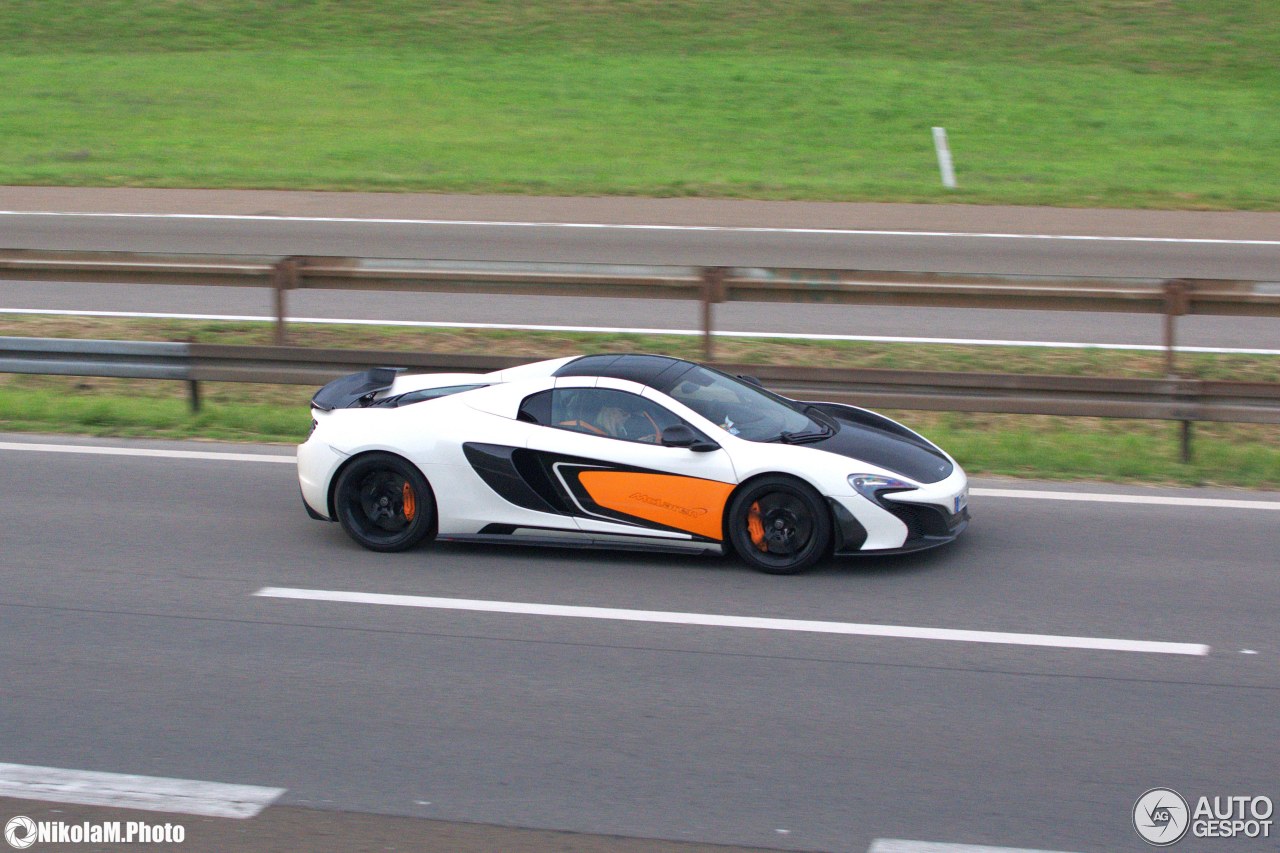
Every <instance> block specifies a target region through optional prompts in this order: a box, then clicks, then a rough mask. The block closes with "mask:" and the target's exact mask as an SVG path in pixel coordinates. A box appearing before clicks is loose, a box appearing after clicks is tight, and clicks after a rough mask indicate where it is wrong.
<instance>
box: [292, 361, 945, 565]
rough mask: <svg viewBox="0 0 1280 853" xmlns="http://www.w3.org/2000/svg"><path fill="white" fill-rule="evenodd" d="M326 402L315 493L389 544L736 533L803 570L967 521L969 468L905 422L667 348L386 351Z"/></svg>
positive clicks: (753, 548) (927, 539)
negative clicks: (520, 353) (464, 355)
mask: <svg viewBox="0 0 1280 853" xmlns="http://www.w3.org/2000/svg"><path fill="white" fill-rule="evenodd" d="M311 405H312V412H313V421H312V430H311V435H310V437H309V438H308V439H307V441H306V443H304V444H302V445H301V446H299V448H298V479H299V481H300V483H301V485H302V499H303V501H304V503H305V504H306V508H307V511H308V512H309V513H310V514H311V515H312V517H314V518H318V519H327V520H330V521H333V520H336V521H339V522H341V523H342V526H343V528H344V529H345V530H346V531H347V533H349V534H350V535H351V537H352V538H353V539H355V540H356V541H357V542H359V543H360V544H361V545H363V546H365V547H366V548H371V549H373V550H375V551H399V550H403V549H405V548H409V547H412V546H414V545H416V544H418V543H419V542H422V541H423V540H425V539H428V538H431V537H435V538H437V539H443V540H468V541H483V542H510V543H518V544H534V543H536V544H546V545H560V546H564V545H571V546H586V547H606V548H619V547H620V548H640V549H644V550H665V551H682V552H701V551H707V552H714V553H723V552H725V551H733V552H735V553H737V554H738V556H739V557H741V558H742V559H743V560H745V561H746V562H747V563H749V564H750V565H751V566H753V567H755V568H757V569H760V570H761V571H765V572H772V573H777V574H789V573H792V572H799V571H801V570H803V569H806V568H808V567H809V566H811V565H813V564H814V563H815V562H817V561H818V560H820V559H822V558H823V557H824V556H826V555H827V554H830V553H832V552H834V553H835V554H850V553H854V552H859V553H861V552H870V553H881V554H883V553H897V552H903V551H914V550H919V549H922V548H929V547H932V546H934V545H941V544H943V543H946V542H951V541H952V540H954V539H955V538H956V537H957V536H959V535H960V532H961V531H962V530H964V528H965V526H966V525H967V524H968V520H969V512H968V508H967V503H968V482H967V479H966V477H965V474H964V471H962V470H961V468H960V466H959V465H957V464H956V462H955V460H954V459H952V458H951V457H950V456H948V455H947V454H946V453H945V452H944V451H943V450H941V449H940V448H938V447H937V446H936V445H934V444H932V443H931V442H929V441H928V440H926V439H924V438H923V437H921V436H919V435H917V434H916V433H914V432H912V431H911V430H909V429H907V428H906V427H904V426H902V425H900V424H898V423H896V422H894V421H891V420H889V419H888V418H885V417H883V416H881V415H878V414H876V413H874V412H870V411H867V410H866V409H860V408H857V407H855V406H846V405H841V404H837V403H802V402H796V401H794V400H789V399H787V398H785V397H781V396H779V395H777V394H774V393H771V392H769V391H766V390H765V389H763V388H761V387H760V385H759V383H757V382H756V381H755V380H753V379H751V378H750V377H735V376H730V375H728V374H726V373H722V372H720V371H717V370H714V369H712V368H709V367H704V366H702V365H699V364H695V363H693V362H689V361H683V360H681V359H677V358H669V357H666V356H659V355H587V356H579V357H570V358H560V359H553V360H551V361H540V362H536V363H534V364H526V365H523V366H521V367H514V368H510V369H508V370H499V371H496V372H493V373H485V374H439V373H437V374H422V375H411V374H406V373H404V372H402V371H400V370H396V369H392V368H375V369H373V370H368V371H365V372H363V373H357V374H353V375H351V376H347V377H344V378H342V379H336V380H334V381H333V382H330V383H329V384H328V385H326V386H324V388H322V389H320V391H319V392H317V393H316V395H315V398H314V399H313V400H312V403H311Z"/></svg>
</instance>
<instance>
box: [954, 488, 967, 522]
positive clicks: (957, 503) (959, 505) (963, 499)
mask: <svg viewBox="0 0 1280 853" xmlns="http://www.w3.org/2000/svg"><path fill="white" fill-rule="evenodd" d="M968 505H969V487H968V486H965V487H964V490H963V491H961V492H960V494H958V495H956V496H955V497H954V498H952V499H951V506H952V509H951V512H952V513H953V514H955V515H959V513H960V511H961V510H963V509H964V508H965V507H967V506H968Z"/></svg>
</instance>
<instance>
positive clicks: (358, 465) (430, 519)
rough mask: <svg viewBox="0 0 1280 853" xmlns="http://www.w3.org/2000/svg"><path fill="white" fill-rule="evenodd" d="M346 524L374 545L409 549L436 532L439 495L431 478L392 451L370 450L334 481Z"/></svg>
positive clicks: (384, 548)
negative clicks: (430, 483) (430, 481)
mask: <svg viewBox="0 0 1280 853" xmlns="http://www.w3.org/2000/svg"><path fill="white" fill-rule="evenodd" d="M333 503H334V510H335V511H336V512H337V516H338V521H339V522H341V523H342V529H343V530H345V531H347V534H348V535H350V536H351V538H352V539H354V540H356V542H358V543H360V544H361V545H363V546H364V547H365V548H368V549H370V550H371V551H404V550H406V549H408V548H412V547H413V546H414V545H417V544H418V543H419V542H421V541H422V540H423V539H425V538H426V537H427V536H429V535H430V534H431V533H432V530H433V528H434V526H435V520H436V501H435V496H434V495H433V494H432V493H431V486H430V485H429V484H428V483H427V478H426V477H424V476H422V472H421V471H419V470H418V469H417V468H416V467H415V466H413V465H411V464H409V463H408V462H407V461H405V460H404V459H401V458H400V457H399V456H393V455H391V454H390V453H369V454H367V455H365V456H361V457H358V458H357V459H356V460H355V461H354V462H352V463H351V464H350V465H348V466H347V467H346V468H344V469H343V471H342V473H341V474H340V475H339V476H338V482H337V485H335V486H334V500H333Z"/></svg>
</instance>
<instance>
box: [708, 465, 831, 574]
mask: <svg viewBox="0 0 1280 853" xmlns="http://www.w3.org/2000/svg"><path fill="white" fill-rule="evenodd" d="M725 524H726V527H727V529H726V531H725V533H726V538H727V539H728V541H729V544H730V545H731V546H732V547H733V550H735V551H737V552H738V556H739V557H741V558H742V560H743V561H744V562H746V563H747V564H748V565H750V566H751V567H752V568H753V569H758V570H759V571H762V572H767V573H769V574H771V575H793V574H796V573H797V572H802V571H804V570H805V569H807V568H809V567H810V566H812V565H813V564H814V563H816V562H818V561H819V560H821V559H822V558H823V557H824V556H826V553H827V547H828V545H829V544H830V543H831V514H830V512H828V510H827V506H826V504H825V503H824V502H823V500H822V497H821V496H820V495H819V494H818V493H817V492H815V491H814V490H813V489H812V488H810V487H809V486H808V485H806V484H804V483H802V482H800V481H799V480H796V479H793V478H791V477H783V476H780V475H770V476H767V477H761V478H760V479H758V480H753V481H751V482H749V483H747V484H746V486H744V487H743V488H742V489H741V490H739V491H738V493H737V494H736V495H734V497H733V500H732V501H731V502H730V504H729V513H728V515H727V516H726V519H725Z"/></svg>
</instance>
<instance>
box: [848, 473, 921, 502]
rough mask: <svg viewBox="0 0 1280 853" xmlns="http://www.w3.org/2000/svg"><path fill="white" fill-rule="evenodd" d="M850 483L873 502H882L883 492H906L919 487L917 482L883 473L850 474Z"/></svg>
mask: <svg viewBox="0 0 1280 853" xmlns="http://www.w3.org/2000/svg"><path fill="white" fill-rule="evenodd" d="M849 485H851V486H853V488H854V489H855V490H856V491H857V492H858V494H860V495H862V496H863V497H864V498H866V499H867V500H869V501H871V502H872V503H877V504H878V503H880V498H879V497H878V496H879V494H880V493H881V492H905V491H910V490H911V489H915V488H918V486H916V484H915V483H908V482H907V481H906V480H897V479H894V478H893V477H886V476H884V475H883V474H850V475H849Z"/></svg>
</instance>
